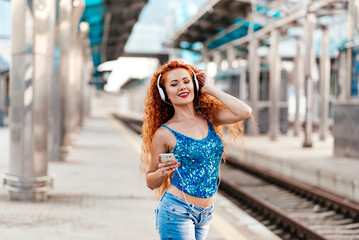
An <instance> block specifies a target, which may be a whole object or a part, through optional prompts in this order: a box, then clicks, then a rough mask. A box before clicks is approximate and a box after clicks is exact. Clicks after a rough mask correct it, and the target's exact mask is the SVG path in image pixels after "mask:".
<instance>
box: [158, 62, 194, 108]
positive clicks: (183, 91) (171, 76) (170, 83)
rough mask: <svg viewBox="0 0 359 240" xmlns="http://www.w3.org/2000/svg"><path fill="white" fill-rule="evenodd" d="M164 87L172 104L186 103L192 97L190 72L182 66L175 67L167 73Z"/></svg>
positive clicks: (192, 89)
mask: <svg viewBox="0 0 359 240" xmlns="http://www.w3.org/2000/svg"><path fill="white" fill-rule="evenodd" d="M165 89H166V93H167V96H168V98H169V99H170V101H171V102H172V104H173V105H181V104H188V103H191V102H193V99H194V86H193V80H192V76H191V74H190V73H189V72H188V71H187V70H186V69H184V68H177V69H174V70H172V71H170V72H169V73H168V74H167V77H166V80H165Z"/></svg>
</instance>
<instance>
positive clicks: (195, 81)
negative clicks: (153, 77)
mask: <svg viewBox="0 0 359 240" xmlns="http://www.w3.org/2000/svg"><path fill="white" fill-rule="evenodd" d="M190 69H191V71H192V73H193V81H194V85H195V87H196V91H197V93H198V91H199V84H198V80H197V76H196V73H195V72H194V71H193V70H192V68H190ZM161 76H162V74H160V75H158V78H157V89H158V92H159V94H160V97H161V99H162V101H164V102H165V103H167V104H170V105H172V104H171V103H170V102H167V101H166V95H165V91H164V90H163V89H162V88H161V87H160V80H161Z"/></svg>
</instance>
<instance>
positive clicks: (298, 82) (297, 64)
mask: <svg viewBox="0 0 359 240" xmlns="http://www.w3.org/2000/svg"><path fill="white" fill-rule="evenodd" d="M303 50H304V47H303V40H302V39H301V38H300V39H298V40H297V54H296V56H295V59H294V69H293V79H294V84H295V118H294V131H293V132H294V136H298V135H299V132H300V130H301V119H300V96H301V93H302V91H303V83H304V74H303V71H304V70H303V67H304V54H303Z"/></svg>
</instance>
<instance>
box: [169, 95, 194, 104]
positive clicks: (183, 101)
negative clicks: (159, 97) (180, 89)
mask: <svg viewBox="0 0 359 240" xmlns="http://www.w3.org/2000/svg"><path fill="white" fill-rule="evenodd" d="M193 100H194V98H193V97H189V98H188V99H187V98H186V99H178V101H176V102H172V103H173V104H175V105H187V104H192V103H193Z"/></svg>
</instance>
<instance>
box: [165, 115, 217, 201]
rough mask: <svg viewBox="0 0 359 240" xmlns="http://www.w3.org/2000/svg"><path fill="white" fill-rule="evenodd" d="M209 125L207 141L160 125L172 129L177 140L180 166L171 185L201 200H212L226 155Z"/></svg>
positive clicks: (176, 155) (177, 158)
mask: <svg viewBox="0 0 359 240" xmlns="http://www.w3.org/2000/svg"><path fill="white" fill-rule="evenodd" d="M207 125H208V134H207V136H206V138H204V139H194V138H191V137H188V136H185V135H183V134H181V133H179V132H176V131H174V130H172V129H171V128H169V127H167V126H166V125H164V124H162V125H161V126H164V127H166V128H167V129H169V130H170V131H171V132H172V133H173V134H174V135H175V137H176V140H177V143H176V146H175V147H174V149H173V151H172V152H173V154H174V155H175V157H176V161H177V162H179V163H180V164H181V165H180V166H179V167H178V168H177V170H178V172H179V174H178V172H177V171H175V173H174V175H173V178H172V179H171V184H172V185H174V186H176V187H177V188H178V189H180V190H182V191H184V192H185V193H188V194H190V195H193V196H196V197H200V198H209V197H211V196H213V194H214V193H215V192H216V191H217V187H218V186H217V178H218V170H219V165H220V162H221V159H222V154H223V142H222V141H221V139H220V137H219V136H218V134H217V133H216V131H214V129H213V128H212V126H211V125H210V124H209V123H208V120H207ZM181 177H182V178H181ZM182 179H183V181H182Z"/></svg>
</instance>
